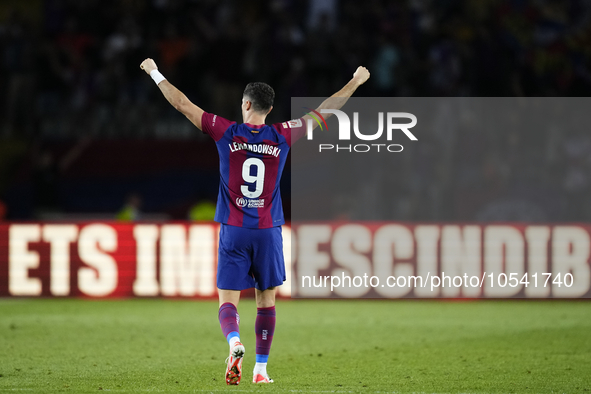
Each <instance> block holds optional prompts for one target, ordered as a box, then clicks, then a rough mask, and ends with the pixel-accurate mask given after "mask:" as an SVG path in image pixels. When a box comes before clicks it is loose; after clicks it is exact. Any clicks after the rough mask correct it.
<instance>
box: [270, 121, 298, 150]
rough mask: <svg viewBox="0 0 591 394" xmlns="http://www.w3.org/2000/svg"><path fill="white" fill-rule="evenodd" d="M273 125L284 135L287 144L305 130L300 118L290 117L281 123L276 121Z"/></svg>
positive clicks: (291, 142)
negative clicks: (290, 118)
mask: <svg viewBox="0 0 591 394" xmlns="http://www.w3.org/2000/svg"><path fill="white" fill-rule="evenodd" d="M273 126H274V127H275V128H276V129H277V131H278V132H279V134H281V135H283V136H284V137H285V139H286V140H287V144H288V145H289V146H291V145H292V144H293V143H294V142H296V141H297V140H298V139H300V138H301V137H302V136H303V135H304V133H305V131H306V128H305V127H304V121H303V119H302V118H299V119H292V120H289V121H287V122H283V123H276V124H274V125H273Z"/></svg>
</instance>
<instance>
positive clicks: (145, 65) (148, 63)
mask: <svg viewBox="0 0 591 394" xmlns="http://www.w3.org/2000/svg"><path fill="white" fill-rule="evenodd" d="M140 68H141V69H142V70H144V71H145V72H146V74H148V75H150V73H151V72H152V71H154V70H158V66H157V65H156V62H155V61H154V60H152V59H150V58H147V59H146V60H144V61H143V62H142V64H140Z"/></svg>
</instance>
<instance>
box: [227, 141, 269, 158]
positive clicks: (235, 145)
mask: <svg viewBox="0 0 591 394" xmlns="http://www.w3.org/2000/svg"><path fill="white" fill-rule="evenodd" d="M243 149H245V150H248V151H251V152H255V153H262V154H265V155H273V156H275V157H279V153H280V152H281V149H279V148H277V147H276V146H271V145H267V144H258V145H253V144H243V143H240V142H236V141H234V142H232V143H231V144H230V152H236V151H239V150H243Z"/></svg>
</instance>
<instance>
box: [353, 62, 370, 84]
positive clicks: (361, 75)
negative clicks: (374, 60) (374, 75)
mask: <svg viewBox="0 0 591 394" xmlns="http://www.w3.org/2000/svg"><path fill="white" fill-rule="evenodd" d="M353 79H355V80H356V81H357V82H358V83H359V85H362V84H364V83H365V81H367V80H368V79H369V71H367V68H365V67H362V66H359V67H357V70H355V74H353Z"/></svg>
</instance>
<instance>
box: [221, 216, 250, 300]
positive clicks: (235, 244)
mask: <svg viewBox="0 0 591 394" xmlns="http://www.w3.org/2000/svg"><path fill="white" fill-rule="evenodd" d="M244 230H245V229H243V228H241V227H236V226H229V225H225V224H222V225H221V227H220V242H219V247H218V269H217V286H218V289H221V290H244V289H249V288H251V287H254V279H253V278H252V275H251V270H252V258H251V253H250V246H249V242H248V239H247V238H246V237H245V231H244Z"/></svg>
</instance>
